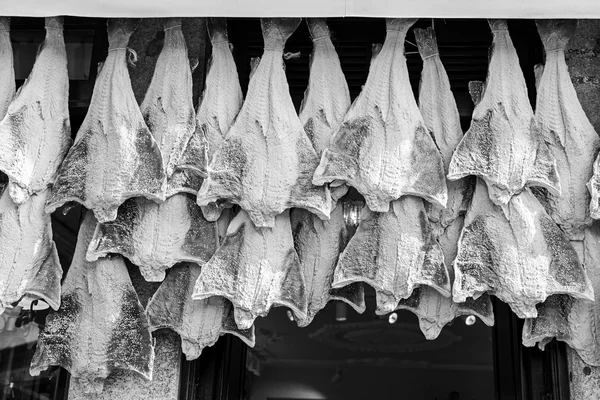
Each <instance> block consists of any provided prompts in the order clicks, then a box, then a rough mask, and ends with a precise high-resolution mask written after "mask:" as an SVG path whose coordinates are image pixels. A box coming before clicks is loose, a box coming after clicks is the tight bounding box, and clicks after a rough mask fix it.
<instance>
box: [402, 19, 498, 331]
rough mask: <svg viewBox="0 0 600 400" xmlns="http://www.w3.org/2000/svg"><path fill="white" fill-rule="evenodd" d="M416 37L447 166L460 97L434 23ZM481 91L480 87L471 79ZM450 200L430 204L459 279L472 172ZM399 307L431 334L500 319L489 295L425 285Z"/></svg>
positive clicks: (422, 102) (458, 134) (425, 108)
mask: <svg viewBox="0 0 600 400" xmlns="http://www.w3.org/2000/svg"><path fill="white" fill-rule="evenodd" d="M414 32H415V39H416V42H417V47H418V49H419V53H420V54H421V58H422V59H423V71H422V73H421V83H420V86H419V107H420V109H421V114H422V115H423V120H424V121H425V125H426V126H427V129H429V131H430V132H432V134H433V136H434V138H435V141H436V143H437V145H438V146H439V148H440V151H441V153H442V158H443V160H444V169H445V170H446V171H447V170H448V165H449V164H450V159H451V158H452V153H453V152H454V149H456V146H457V145H458V143H459V142H460V140H461V138H462V136H463V133H462V129H461V126H460V116H459V113H458V108H457V107H456V101H455V100H454V95H453V94H452V90H451V88H450V81H449V79H448V75H447V74H446V70H445V69H444V66H443V64H442V61H441V59H440V55H439V51H438V46H437V40H436V36H435V31H434V30H433V29H432V28H427V29H426V30H423V29H415V31H414ZM469 88H470V91H471V92H472V93H473V91H475V94H477V93H479V92H478V90H477V89H478V87H476V86H474V85H473V84H470V85H469ZM446 185H447V187H448V203H447V205H446V208H445V209H442V208H440V207H436V206H433V205H430V206H429V208H428V209H427V211H428V216H429V220H430V221H431V222H432V228H433V236H434V237H435V238H436V239H437V240H438V241H439V244H440V247H441V248H442V251H443V253H444V262H445V264H446V266H447V268H448V274H449V277H450V282H452V281H453V280H454V267H453V264H454V259H455V257H456V253H457V251H458V239H459V237H460V232H461V230H462V227H463V223H464V214H465V211H466V209H467V206H468V203H469V201H470V199H471V194H472V185H471V178H463V179H460V180H458V181H447V182H446ZM398 309H406V310H410V311H412V312H413V313H414V314H415V315H417V317H418V319H419V326H420V328H421V331H422V332H423V334H424V335H425V337H426V338H427V339H428V340H433V339H435V338H437V337H438V336H439V334H440V333H441V331H442V329H443V327H444V326H445V325H446V324H448V323H449V322H451V321H452V320H454V318H456V317H458V316H460V315H477V316H478V317H479V318H480V319H481V320H482V321H483V322H484V323H486V324H487V325H493V324H494V313H493V308H492V303H491V300H490V297H489V296H488V295H483V296H481V297H479V298H478V299H476V300H474V299H472V298H467V300H466V301H465V302H464V303H460V304H459V303H455V302H454V301H453V300H452V298H451V297H447V296H443V295H441V294H440V293H439V292H438V291H437V290H435V289H433V288H431V287H428V286H423V287H419V288H417V289H415V291H414V292H413V294H412V296H411V297H409V298H408V299H402V300H400V303H399V304H398Z"/></svg>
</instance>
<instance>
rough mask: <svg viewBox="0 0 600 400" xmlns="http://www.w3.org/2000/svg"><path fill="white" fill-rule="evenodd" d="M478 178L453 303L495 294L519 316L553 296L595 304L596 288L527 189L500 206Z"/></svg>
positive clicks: (531, 315)
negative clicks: (579, 299) (594, 288)
mask: <svg viewBox="0 0 600 400" xmlns="http://www.w3.org/2000/svg"><path fill="white" fill-rule="evenodd" d="M488 196H489V195H488V191H487V187H486V185H485V183H484V182H483V180H481V179H478V180H477V186H476V188H475V193H474V195H473V200H472V202H471V206H470V208H469V210H468V211H467V215H466V217H465V226H464V228H463V231H462V233H461V237H460V241H459V243H458V255H457V256H456V261H455V264H454V272H455V275H456V279H455V281H454V285H453V298H454V301H456V302H459V303H462V302H464V301H466V299H467V298H468V297H473V298H478V297H479V296H480V295H481V294H483V293H489V294H493V295H495V296H496V297H498V298H499V299H500V300H502V301H503V302H505V303H507V304H508V305H509V306H510V307H511V309H512V310H513V312H514V313H515V314H516V315H517V316H518V317H519V318H534V317H536V316H537V311H536V304H538V303H541V302H543V301H544V300H545V299H546V298H547V297H548V296H551V295H553V294H569V295H571V296H573V297H577V298H583V299H588V300H592V299H593V298H594V297H593V296H594V295H593V289H592V284H591V282H590V280H589V278H588V277H587V275H586V273H585V271H584V269H583V267H582V265H581V263H580V262H579V259H578V257H577V253H576V251H575V249H574V248H573V246H572V245H571V243H570V242H569V240H568V238H567V236H566V235H565V234H564V233H563V232H562V231H561V230H560V228H559V227H558V226H557V225H556V224H555V223H554V221H552V218H550V216H549V215H548V214H547V213H546V211H545V210H544V207H543V206H542V205H541V204H540V203H539V202H538V200H537V199H536V198H535V196H534V195H533V194H532V193H531V191H530V190H529V189H526V190H524V191H522V192H521V193H519V194H517V195H515V196H513V197H512V199H511V200H510V201H509V203H508V204H507V205H506V206H504V207H500V206H496V205H494V204H493V203H492V201H491V200H490V199H489V197H488Z"/></svg>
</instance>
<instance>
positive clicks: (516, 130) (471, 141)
mask: <svg viewBox="0 0 600 400" xmlns="http://www.w3.org/2000/svg"><path fill="white" fill-rule="evenodd" d="M488 22H489V24H490V27H491V29H492V34H493V37H494V39H493V44H492V50H491V57H490V63H489V69H488V76H487V80H486V84H485V91H484V93H483V97H482V98H481V101H480V102H479V104H477V106H475V110H474V111H473V119H472V122H471V127H470V128H469V130H468V131H467V133H466V134H465V136H464V138H463V139H462V141H461V142H460V143H459V145H458V147H457V148H456V151H455V152H454V155H453V157H452V161H451V162H450V166H449V171H448V178H449V179H451V180H456V179H460V178H463V177H465V176H467V175H476V176H479V177H481V178H483V179H484V181H485V182H486V183H487V186H488V190H489V195H490V199H491V200H492V201H493V202H494V204H497V205H502V206H504V205H506V204H507V203H508V202H509V200H510V199H511V197H512V196H513V195H515V194H517V193H519V192H521V191H522V190H523V189H524V188H525V187H526V186H541V187H543V188H546V189H548V191H550V192H551V193H554V194H555V195H560V186H559V180H558V172H557V167H556V161H555V160H554V158H553V157H552V154H551V153H550V150H549V149H548V146H547V144H546V142H545V141H544V137H543V136H542V134H541V132H540V130H539V128H538V126H537V124H536V122H535V119H534V116H533V110H532V109H531V105H530V104H529V98H528V97H527V87H526V85H525V78H524V77H523V73H522V71H521V69H520V67H519V58H518V56H517V52H516V50H515V48H514V46H513V44H512V41H511V39H510V35H509V33H508V26H507V24H506V21H505V20H489V21H488Z"/></svg>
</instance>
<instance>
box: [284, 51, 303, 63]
mask: <svg viewBox="0 0 600 400" xmlns="http://www.w3.org/2000/svg"><path fill="white" fill-rule="evenodd" d="M300 56H302V52H300V51H298V52H296V53H292V52H289V51H288V52H287V53H283V59H284V60H285V61H288V60H294V59H296V58H300Z"/></svg>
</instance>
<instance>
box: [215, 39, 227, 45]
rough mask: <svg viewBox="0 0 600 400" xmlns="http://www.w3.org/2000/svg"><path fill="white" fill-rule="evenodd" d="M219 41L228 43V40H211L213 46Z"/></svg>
mask: <svg viewBox="0 0 600 400" xmlns="http://www.w3.org/2000/svg"><path fill="white" fill-rule="evenodd" d="M219 43H229V40H217V41H216V42H212V45H213V46H216V45H218V44H219Z"/></svg>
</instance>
